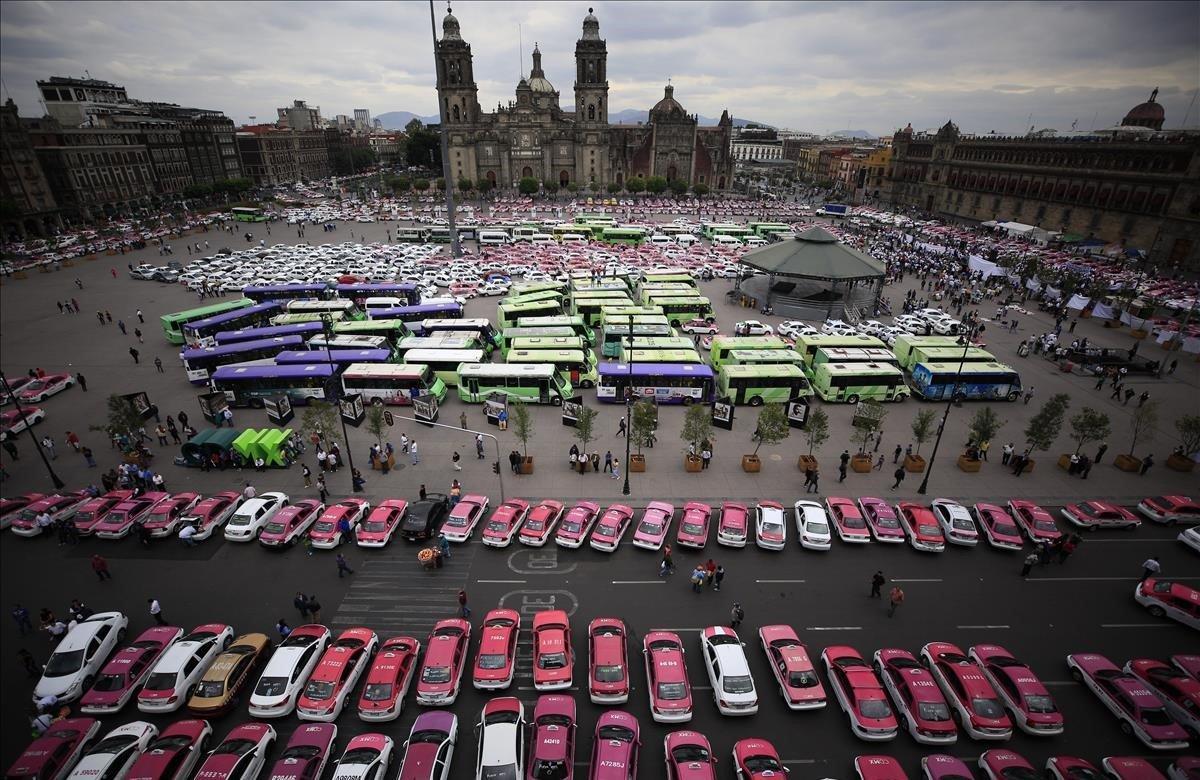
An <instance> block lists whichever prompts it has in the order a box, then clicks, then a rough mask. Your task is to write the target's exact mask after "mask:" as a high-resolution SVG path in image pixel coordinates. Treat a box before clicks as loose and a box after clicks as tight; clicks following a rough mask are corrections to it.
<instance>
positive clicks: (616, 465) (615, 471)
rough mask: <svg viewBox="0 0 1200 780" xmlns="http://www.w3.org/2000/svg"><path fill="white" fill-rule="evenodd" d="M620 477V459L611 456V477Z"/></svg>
mask: <svg viewBox="0 0 1200 780" xmlns="http://www.w3.org/2000/svg"><path fill="white" fill-rule="evenodd" d="M620 478H621V461H620V460H619V459H618V458H613V462H612V477H611V479H620Z"/></svg>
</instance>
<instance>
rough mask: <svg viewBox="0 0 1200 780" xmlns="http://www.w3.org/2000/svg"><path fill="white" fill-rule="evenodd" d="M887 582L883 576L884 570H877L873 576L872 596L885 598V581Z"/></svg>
mask: <svg viewBox="0 0 1200 780" xmlns="http://www.w3.org/2000/svg"><path fill="white" fill-rule="evenodd" d="M886 582H887V579H886V578H885V577H884V576H883V572H882V571H876V572H875V574H874V575H873V576H872V577H871V595H870V598H873V599H880V598H883V586H884V583H886Z"/></svg>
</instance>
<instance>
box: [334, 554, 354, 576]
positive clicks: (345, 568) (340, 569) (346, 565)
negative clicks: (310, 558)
mask: <svg viewBox="0 0 1200 780" xmlns="http://www.w3.org/2000/svg"><path fill="white" fill-rule="evenodd" d="M334 560H335V561H336V562H337V574H338V579H339V580H340V579H341V578H342V577H343V576H344V575H346V574H353V573H354V569H351V568H350V562H349V561H347V560H346V556H344V555H342V554H341V553H338V554H337V557H336V558H335V559H334Z"/></svg>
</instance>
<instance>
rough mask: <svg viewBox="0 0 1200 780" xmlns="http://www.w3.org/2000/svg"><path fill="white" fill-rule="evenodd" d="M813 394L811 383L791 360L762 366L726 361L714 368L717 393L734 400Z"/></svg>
mask: <svg viewBox="0 0 1200 780" xmlns="http://www.w3.org/2000/svg"><path fill="white" fill-rule="evenodd" d="M812 394H813V391H812V387H810V386H809V384H808V380H807V379H805V378H804V372H803V371H801V370H800V367H799V366H797V365H795V364H793V363H780V364H778V365H761V366H745V365H742V366H735V365H733V364H727V365H724V366H721V367H720V368H719V369H717V397H727V398H731V399H733V403H734V404H749V405H751V406H762V405H763V404H764V403H768V404H776V403H780V404H781V403H787V402H788V401H790V400H791V399H793V398H798V397H808V396H811V395H812Z"/></svg>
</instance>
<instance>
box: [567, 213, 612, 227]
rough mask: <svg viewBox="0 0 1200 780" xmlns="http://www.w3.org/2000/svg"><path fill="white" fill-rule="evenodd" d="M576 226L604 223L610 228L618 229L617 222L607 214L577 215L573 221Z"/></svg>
mask: <svg viewBox="0 0 1200 780" xmlns="http://www.w3.org/2000/svg"><path fill="white" fill-rule="evenodd" d="M572 222H574V223H575V224H576V225H587V224H590V223H593V222H595V223H602V224H605V225H607V226H608V227H616V226H617V220H616V219H615V218H614V217H610V216H608V215H607V214H576V215H575V218H574V219H573V220H572Z"/></svg>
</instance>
